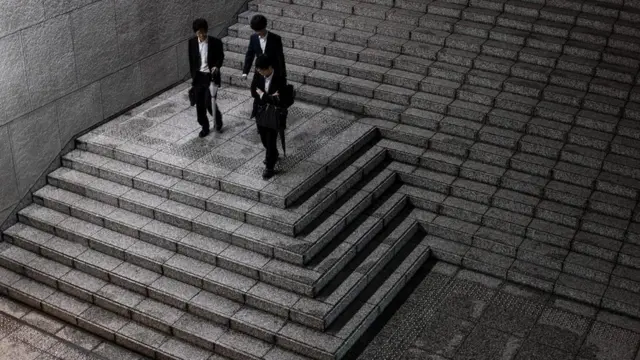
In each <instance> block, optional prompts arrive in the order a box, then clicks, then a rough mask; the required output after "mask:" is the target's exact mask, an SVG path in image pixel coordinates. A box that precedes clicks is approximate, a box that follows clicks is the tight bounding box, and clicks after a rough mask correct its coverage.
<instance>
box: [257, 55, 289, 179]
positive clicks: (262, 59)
mask: <svg viewBox="0 0 640 360" xmlns="http://www.w3.org/2000/svg"><path fill="white" fill-rule="evenodd" d="M286 85H287V79H286V78H285V77H283V76H282V75H280V74H279V73H278V72H277V70H275V69H274V67H273V66H272V60H271V59H270V58H269V57H268V56H266V55H260V56H258V58H257V59H256V71H255V73H254V74H253V81H252V82H251V95H252V96H253V99H254V100H253V111H252V112H251V118H254V117H259V116H260V111H261V110H262V109H263V106H265V105H267V104H269V105H271V106H279V104H280V102H281V100H284V99H281V98H280V93H284V92H285V86H286ZM285 116H286V115H285ZM283 120H286V119H283ZM256 122H257V121H256ZM257 126H258V133H259V134H260V140H261V141H262V146H264V148H265V150H266V154H265V160H264V164H265V165H266V168H265V169H264V172H263V173H262V177H263V178H264V179H269V178H271V177H272V176H273V175H275V170H274V168H275V165H276V162H278V158H279V154H278V128H277V127H267V126H261V125H257Z"/></svg>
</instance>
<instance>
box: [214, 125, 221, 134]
mask: <svg viewBox="0 0 640 360" xmlns="http://www.w3.org/2000/svg"><path fill="white" fill-rule="evenodd" d="M215 129H216V131H217V132H219V133H221V132H222V123H220V126H216V127H215Z"/></svg>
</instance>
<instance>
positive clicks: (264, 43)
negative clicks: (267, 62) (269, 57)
mask: <svg viewBox="0 0 640 360" xmlns="http://www.w3.org/2000/svg"><path fill="white" fill-rule="evenodd" d="M268 34H269V33H268V32H266V33H265V34H264V37H260V36H258V39H259V40H260V48H261V49H262V53H263V54H264V49H266V48H267V35H268Z"/></svg>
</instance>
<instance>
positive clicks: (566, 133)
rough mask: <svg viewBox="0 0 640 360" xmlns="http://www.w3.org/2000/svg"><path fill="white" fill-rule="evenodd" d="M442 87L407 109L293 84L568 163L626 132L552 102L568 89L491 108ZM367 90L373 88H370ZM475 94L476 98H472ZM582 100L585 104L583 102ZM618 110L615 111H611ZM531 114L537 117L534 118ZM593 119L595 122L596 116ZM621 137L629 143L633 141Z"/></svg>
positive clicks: (585, 160) (318, 97)
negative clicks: (575, 150)
mask: <svg viewBox="0 0 640 360" xmlns="http://www.w3.org/2000/svg"><path fill="white" fill-rule="evenodd" d="M225 71H226V72H227V73H228V77H226V78H225V81H228V82H233V81H234V80H233V79H234V77H235V76H239V71H237V70H233V69H229V70H225ZM433 85H435V86H433ZM443 85H444V86H447V85H448V84H447V83H443V82H440V83H433V82H432V83H431V84H430V85H429V86H427V85H424V86H425V90H427V91H431V92H432V93H427V92H416V93H415V94H414V95H413V96H412V97H411V100H410V101H411V105H410V106H409V107H406V106H403V105H399V104H395V103H391V102H388V101H382V100H377V99H370V98H367V97H364V96H359V95H352V94H347V93H342V92H340V91H335V90H328V89H323V88H317V87H314V86H311V85H297V86H298V91H299V95H300V96H301V97H302V98H304V99H305V100H309V101H315V102H318V103H322V104H331V105H332V106H335V107H339V108H342V109H345V110H349V111H354V112H359V113H362V114H365V115H370V116H376V117H379V118H384V119H387V120H391V121H394V122H407V123H409V124H411V125H415V126H420V127H424V128H427V129H429V130H436V131H441V132H443V133H445V134H447V135H452V136H457V137H464V138H467V139H469V140H475V139H478V138H479V139H480V140H483V141H488V142H490V143H492V144H496V145H498V146H503V147H506V148H507V149H511V148H517V147H520V149H521V150H522V151H524V152H529V153H532V154H538V155H542V156H544V157H548V158H549V159H553V160H556V159H558V158H563V157H564V158H565V159H567V160H568V161H570V162H575V163H576V165H580V166H586V167H592V168H599V167H600V166H601V162H602V159H601V160H598V159H597V158H598V157H599V156H600V157H604V155H598V154H597V153H594V151H595V152H598V151H600V152H602V151H603V149H604V148H605V147H606V146H608V145H607V144H609V143H610V142H611V139H613V134H612V133H611V131H618V132H620V131H624V130H621V129H619V128H618V129H617V130H616V127H615V124H616V122H617V120H615V119H616V118H615V117H613V116H611V115H606V114H603V113H599V112H595V111H592V110H588V109H589V107H586V108H585V109H584V110H582V111H579V107H574V106H568V105H562V104H560V103H556V102H553V101H555V100H556V99H557V98H554V97H553V96H555V95H562V94H566V91H567V90H569V89H564V90H563V89H562V88H559V87H554V88H553V89H551V88H550V89H549V91H548V92H546V93H547V94H548V96H549V97H548V99H550V100H552V101H548V100H543V101H538V100H535V99H532V98H529V97H526V96H521V95H517V94H515V93H512V92H506V91H503V92H500V93H499V94H498V95H497V96H496V97H495V100H494V101H493V108H492V107H491V106H487V105H484V104H482V103H478V102H470V101H465V100H460V99H457V100H454V98H453V97H448V96H442V95H438V94H442V93H443V90H442V89H443ZM520 85H521V84H518V86H519V87H514V88H512V90H513V91H521V90H522V87H521V86H520ZM340 87H347V91H355V90H353V89H354V87H353V86H352V85H351V84H350V83H349V82H348V81H347V85H343V84H342V83H341V84H340ZM463 89H464V93H462V96H463V97H464V98H465V99H467V100H471V101H479V102H482V101H483V100H482V99H484V98H485V97H486V96H485V95H483V94H482V93H481V89H482V88H476V87H468V88H463ZM370 91H373V89H371V88H370ZM453 91H454V90H453V88H452V92H453ZM446 93H447V91H446V90H445V91H444V94H445V95H446ZM457 93H459V92H458V91H456V94H457ZM562 96H564V95H562ZM476 98H477V99H480V100H475V99H476ZM560 99H562V98H560ZM560 101H562V100H560ZM585 101H587V100H585ZM588 101H592V105H593V107H592V108H593V109H595V108H597V107H600V106H601V105H603V104H605V102H609V105H607V106H608V107H611V106H619V105H615V99H612V98H608V97H595V98H593V99H591V98H589V100H588ZM611 102H613V103H611ZM584 104H587V103H586V102H585V103H584ZM620 106H621V104H620ZM605 111H606V110H605ZM617 111H618V110H615V112H617ZM446 115H449V116H448V117H447V121H445V122H443V121H442V119H443V118H444V117H445V116H446ZM532 116H536V117H534V118H532ZM576 116H577V118H576ZM538 118H540V119H538ZM574 118H576V119H577V120H576V122H577V124H578V125H581V126H577V127H574V128H569V126H570V125H569V124H567V122H569V123H571V122H573V121H574ZM596 118H597V119H599V120H596ZM602 119H605V120H606V119H610V122H608V123H605V122H603V121H601V120H602ZM514 120H515V121H514ZM482 123H487V125H490V126H485V127H482ZM518 133H528V134H529V135H530V136H521V135H519V134H518ZM627 135H628V134H627ZM517 138H520V140H519V141H518V142H515V143H514V141H515V140H517ZM565 138H568V142H569V144H570V145H571V146H574V145H575V146H578V147H582V148H585V149H586V154H587V156H586V157H576V156H572V155H569V153H570V152H571V151H573V150H570V147H566V145H565V147H563V140H564V139H565ZM618 139H629V140H630V138H627V137H624V138H623V137H622V136H620V137H619V138H618ZM623 141H626V143H628V144H629V143H631V142H632V141H627V140H623ZM623 141H620V140H618V144H619V145H618V144H617V145H616V146H615V151H614V152H617V153H624V154H625V155H627V154H630V155H632V156H638V155H640V153H638V151H637V150H636V147H635V146H633V147H630V146H628V145H622V143H623ZM594 157H595V158H594Z"/></svg>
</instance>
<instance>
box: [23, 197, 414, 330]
mask: <svg viewBox="0 0 640 360" xmlns="http://www.w3.org/2000/svg"><path fill="white" fill-rule="evenodd" d="M53 190H55V189H54V188H44V191H41V192H40V194H39V195H36V198H37V199H39V198H40V196H42V197H43V198H44V200H47V197H46V193H47V192H49V193H51V192H52V191H53ZM58 193H60V191H58ZM63 195H64V194H63ZM53 197H54V198H55V196H53ZM63 197H64V196H63ZM66 197H67V198H68V197H69V196H66ZM71 198H73V197H71ZM44 200H43V202H44ZM52 200H53V199H49V201H47V203H51V204H56V201H55V200H53V201H52ZM38 201H39V200H38ZM57 204H58V205H60V206H61V207H65V206H68V208H69V209H74V205H73V204H70V205H66V204H64V203H62V204H61V203H57ZM403 204H405V202H404V201H403V198H402V197H393V198H390V199H389V200H387V201H384V202H383V203H382V205H381V209H388V210H385V211H383V212H374V213H373V214H372V216H368V217H366V218H365V219H363V220H362V225H361V226H357V227H356V229H355V232H354V236H349V237H347V238H346V239H344V240H342V239H341V240H342V241H344V243H342V244H341V246H339V247H336V248H335V249H333V250H330V251H327V253H326V254H323V257H322V258H319V259H318V260H316V262H315V263H312V264H311V265H310V266H308V267H306V268H301V267H296V266H295V265H293V264H287V263H285V262H283V261H280V260H277V259H273V258H271V257H268V256H264V255H262V254H259V253H256V252H252V251H250V250H244V249H242V248H239V247H237V246H234V245H231V244H228V243H225V242H221V241H217V240H214V239H212V238H209V237H203V236H201V235H199V234H197V233H194V232H189V231H185V230H184V229H180V228H177V227H171V226H169V225H168V224H161V223H159V222H157V221H154V220H152V219H150V218H146V217H144V216H134V214H133V213H128V212H126V211H119V210H118V209H112V210H114V212H121V213H122V214H124V215H123V216H125V215H126V214H127V213H128V214H129V216H130V218H131V217H134V218H135V219H137V220H139V221H138V223H139V224H140V225H142V222H143V221H144V222H146V223H147V225H145V226H143V227H140V228H139V230H138V231H139V234H131V233H129V232H127V231H123V228H118V227H115V226H110V221H109V220H106V219H107V218H106V217H105V218H104V219H103V223H102V224H104V225H103V226H100V225H96V224H95V223H91V222H87V221H84V220H81V219H78V218H76V217H72V216H68V215H66V214H65V213H61V212H58V211H56V210H52V209H50V208H45V207H41V206H40V205H33V206H31V207H29V208H27V209H25V210H23V211H22V212H21V213H20V217H21V219H22V221H23V222H30V223H32V224H34V226H38V227H39V228H40V229H43V230H47V231H49V232H50V233H53V234H58V235H60V236H64V237H65V239H66V240H69V241H74V240H76V241H78V242H80V243H95V244H96V245H95V247H97V248H99V249H106V250H105V251H108V253H109V254H112V255H114V254H117V255H118V256H119V257H120V258H122V259H124V260H126V261H127V262H131V263H133V264H135V265H138V266H142V267H144V268H146V269H147V270H150V271H155V272H159V273H162V272H164V273H166V272H167V271H166V270H164V269H165V268H166V267H170V268H173V272H172V275H173V276H174V277H178V279H182V278H183V277H185V276H186V277H188V278H193V276H194V275H189V276H188V275H186V274H189V271H188V268H189V266H188V267H187V270H181V267H182V266H185V265H186V264H183V263H184V261H181V260H186V259H185V257H186V258H187V259H188V258H192V259H193V258H195V259H198V260H200V261H199V262H202V266H201V267H202V268H204V269H207V270H210V271H205V272H206V273H207V274H209V275H211V276H209V278H210V279H208V280H207V282H208V283H209V284H215V285H209V287H210V288H215V289H216V290H217V291H218V292H220V293H221V294H222V295H227V296H230V297H232V298H234V299H243V298H244V297H245V295H244V294H245V293H246V291H248V290H249V289H251V288H252V287H253V286H254V285H255V286H258V285H260V286H262V287H269V288H272V289H273V291H275V290H276V289H277V288H279V289H277V290H278V292H280V293H282V294H288V295H286V296H285V295H282V296H285V297H286V298H289V299H291V298H296V299H297V298H300V297H301V296H303V297H304V296H307V295H304V294H308V296H312V297H313V296H325V297H326V296H328V295H323V294H324V293H326V292H327V291H329V290H327V291H320V290H321V289H322V288H323V287H329V288H333V289H334V290H332V291H346V292H347V293H353V292H355V291H357V289H356V288H355V287H353V285H354V284H347V283H345V284H343V285H344V286H347V288H346V289H343V287H344V286H338V287H336V286H332V285H331V284H332V283H336V282H337V284H340V283H341V281H342V280H340V279H339V278H336V276H339V274H341V273H343V272H345V271H348V269H349V263H350V261H351V259H353V258H354V257H355V258H357V256H358V254H359V252H360V250H361V249H364V248H370V247H372V246H373V247H374V248H375V247H380V249H379V251H378V253H379V254H378V253H376V254H377V255H381V256H382V255H384V256H382V257H380V258H379V259H378V260H376V259H375V258H374V259H373V261H374V263H376V261H378V262H380V263H381V264H384V262H385V261H388V258H389V256H392V255H393V254H394V253H395V250H396V248H397V247H401V246H402V241H391V240H390V241H389V242H388V244H389V245H384V246H383V245H377V244H369V245H368V243H369V242H370V241H371V238H373V237H375V236H382V235H376V234H378V232H379V231H380V228H382V226H383V222H388V221H389V220H390V219H391V218H393V216H395V215H396V214H397V213H398V211H400V210H401V209H402V208H403V207H404V205H403ZM345 205H348V206H347V207H346V209H350V208H352V207H353V205H349V204H345ZM359 206H360V207H362V206H361V205H359ZM342 209H345V206H342V207H341V209H340V210H342ZM70 213H71V214H76V210H75V209H74V210H70ZM376 215H377V216H380V218H379V217H377V216H376ZM63 217H64V218H65V220H63V221H62V222H61V223H58V222H57V220H59V219H61V218H63ZM105 226H106V227H105ZM123 226H125V227H126V226H127V225H123ZM153 227H157V228H158V230H159V231H153V230H151V229H152V228H153ZM145 228H147V229H148V230H145ZM400 229H404V227H400ZM410 230H411V229H410V228H409V229H408V230H407V231H410ZM145 233H146V234H147V235H145ZM127 234H129V235H134V236H135V237H132V236H128V235H127ZM392 235H393V236H394V237H393V238H392V239H399V240H402V239H405V240H406V236H404V237H398V234H396V233H392ZM409 235H410V234H409ZM110 236H111V237H115V238H116V239H117V242H116V243H115V244H113V243H112V242H113V241H114V240H115V239H111V238H110ZM403 241H404V240H403ZM174 257H176V259H177V260H176V264H175V267H174V266H172V265H170V264H171V263H172V262H173V260H172V259H173V258H174ZM216 269H217V270H216ZM379 270H380V269H378V268H376V269H375V271H379ZM185 271H186V273H185ZM372 271H373V270H372ZM216 273H224V274H229V275H231V274H233V277H232V278H234V279H236V280H237V281H239V284H235V285H234V284H229V283H228V282H227V281H225V280H224V277H222V278H220V274H216ZM365 273H366V272H365ZM207 274H200V275H203V276H204V275H207ZM241 280H242V281H241ZM365 280H366V279H365V278H361V279H360V281H359V282H356V283H361V282H362V281H365ZM193 281H194V282H196V283H202V281H201V280H198V277H197V276H196V277H195V279H194V280H193ZM270 284H271V285H270ZM349 286H351V287H349ZM245 287H246V289H245ZM287 289H288V290H287ZM328 294H329V295H330V294H332V292H331V291H329V293H328ZM336 301H337V305H336V306H346V304H345V303H344V302H345V301H347V302H348V298H347V297H340V298H338V300H336ZM262 302H263V303H269V302H268V301H266V300H262ZM290 305H292V304H290ZM334 305H335V304H334ZM272 306H275V307H276V308H277V309H278V311H281V312H285V313H286V311H288V306H287V305H283V304H279V305H277V306H276V305H272ZM327 310H332V312H330V313H328V314H326V316H332V317H335V316H336V315H337V314H336V311H337V310H336V307H330V308H328V309H327ZM338 312H339V310H338ZM307 316H311V315H310V314H307ZM323 324H324V322H323V321H320V325H317V326H324V325H323Z"/></svg>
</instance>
